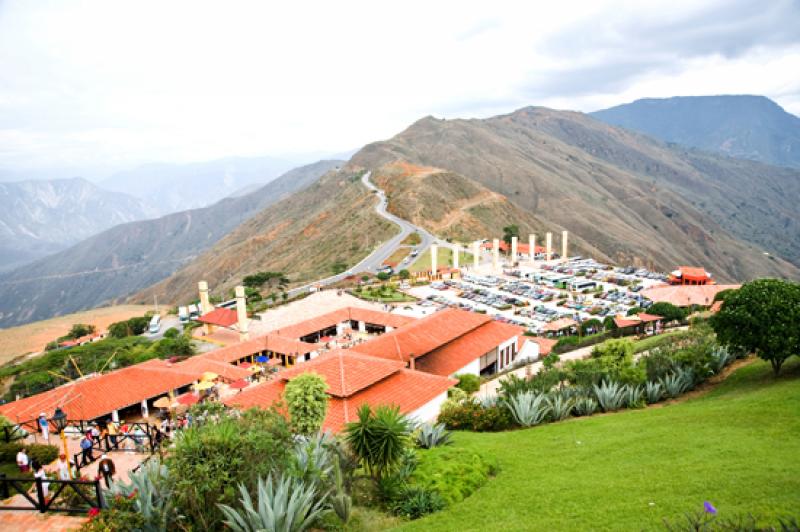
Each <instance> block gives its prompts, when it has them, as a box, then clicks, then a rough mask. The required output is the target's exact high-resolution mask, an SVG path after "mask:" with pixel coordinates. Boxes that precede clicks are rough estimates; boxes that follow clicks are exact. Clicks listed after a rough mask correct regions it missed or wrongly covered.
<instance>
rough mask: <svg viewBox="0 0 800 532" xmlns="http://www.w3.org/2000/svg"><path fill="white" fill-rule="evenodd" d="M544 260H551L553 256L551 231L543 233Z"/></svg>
mask: <svg viewBox="0 0 800 532" xmlns="http://www.w3.org/2000/svg"><path fill="white" fill-rule="evenodd" d="M545 242H546V244H545V250H546V251H545V260H548V261H549V260H551V259H552V258H553V233H550V232H548V233H547V234H546V235H545Z"/></svg>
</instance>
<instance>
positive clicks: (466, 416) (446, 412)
mask: <svg viewBox="0 0 800 532" xmlns="http://www.w3.org/2000/svg"><path fill="white" fill-rule="evenodd" d="M513 421H514V420H513V418H512V417H511V413H510V412H509V410H508V408H506V407H505V406H500V405H495V406H489V407H486V408H484V407H483V406H482V405H481V404H480V403H478V402H476V401H465V402H464V403H461V404H456V405H447V407H442V410H441V412H440V413H439V423H444V424H445V426H446V427H447V428H448V429H451V430H472V431H475V432H497V431H501V430H506V429H509V428H511V427H512V426H513V424H514V423H513Z"/></svg>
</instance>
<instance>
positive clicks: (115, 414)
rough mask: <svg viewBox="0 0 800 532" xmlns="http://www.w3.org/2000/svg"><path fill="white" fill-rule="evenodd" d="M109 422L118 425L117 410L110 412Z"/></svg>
mask: <svg viewBox="0 0 800 532" xmlns="http://www.w3.org/2000/svg"><path fill="white" fill-rule="evenodd" d="M111 421H113V422H114V423H119V410H112V411H111Z"/></svg>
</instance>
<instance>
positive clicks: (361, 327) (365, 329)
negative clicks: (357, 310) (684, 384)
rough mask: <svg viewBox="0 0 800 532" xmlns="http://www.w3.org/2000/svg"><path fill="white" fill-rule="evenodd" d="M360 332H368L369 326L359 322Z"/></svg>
mask: <svg viewBox="0 0 800 532" xmlns="http://www.w3.org/2000/svg"><path fill="white" fill-rule="evenodd" d="M358 332H362V333H365V332H367V324H366V323H364V322H363V321H359V322H358Z"/></svg>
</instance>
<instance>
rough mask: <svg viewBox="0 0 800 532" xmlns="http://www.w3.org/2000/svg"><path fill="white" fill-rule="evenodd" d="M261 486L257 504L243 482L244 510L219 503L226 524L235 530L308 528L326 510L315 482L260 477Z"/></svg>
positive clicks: (242, 501) (237, 531) (240, 490)
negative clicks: (310, 483) (308, 483)
mask: <svg viewBox="0 0 800 532" xmlns="http://www.w3.org/2000/svg"><path fill="white" fill-rule="evenodd" d="M257 490H258V491H257V493H258V502H257V504H255V505H254V504H253V500H252V499H251V497H250V493H249V492H248V490H247V487H246V486H245V485H244V484H239V493H240V494H241V498H240V499H239V501H240V503H241V505H242V510H236V509H233V508H232V507H230V506H228V505H225V504H220V505H219V507H220V509H221V510H222V512H223V514H224V515H225V518H226V519H225V524H226V525H228V527H230V529H231V530H233V531H234V532H257V531H260V530H275V531H278V530H280V531H286V532H293V531H301V530H307V529H308V528H309V527H310V526H311V525H312V524H313V523H314V521H315V520H316V519H317V518H319V517H321V516H322V513H323V512H324V510H325V506H324V503H323V501H324V499H323V498H317V492H316V490H315V489H314V487H313V486H307V485H305V484H304V483H303V482H302V481H299V480H297V479H293V478H291V477H285V476H283V475H278V476H277V477H275V479H274V480H273V477H272V475H270V476H268V477H267V479H266V480H264V479H263V478H259V479H258V488H257Z"/></svg>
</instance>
